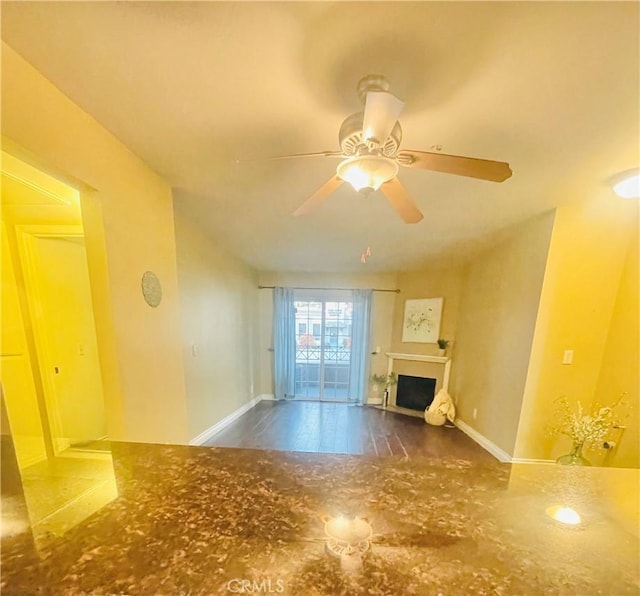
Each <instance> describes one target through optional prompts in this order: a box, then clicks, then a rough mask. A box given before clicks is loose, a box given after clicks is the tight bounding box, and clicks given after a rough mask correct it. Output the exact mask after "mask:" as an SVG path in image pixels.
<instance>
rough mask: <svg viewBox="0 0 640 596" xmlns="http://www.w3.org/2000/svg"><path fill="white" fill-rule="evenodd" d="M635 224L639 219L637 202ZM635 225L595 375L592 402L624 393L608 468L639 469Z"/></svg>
mask: <svg viewBox="0 0 640 596" xmlns="http://www.w3.org/2000/svg"><path fill="white" fill-rule="evenodd" d="M635 205H636V214H635V217H636V221H637V222H639V223H640V218H638V213H637V210H638V202H637V201H636V202H635ZM638 236H639V234H638V225H636V226H635V229H634V230H633V231H632V233H631V239H630V242H629V247H628V249H627V256H626V260H625V264H624V269H623V271H622V278H621V280H620V287H619V289H618V295H617V297H616V301H615V304H614V308H613V316H612V317H611V325H610V326H609V334H608V336H607V343H606V344H605V349H604V357H603V359H602V367H601V368H600V374H599V376H598V383H597V386H596V392H595V399H596V400H597V401H598V402H600V403H612V402H614V401H615V400H616V399H617V398H618V397H619V396H620V394H621V393H626V394H627V396H626V398H625V401H626V404H628V406H624V407H623V408H622V409H621V410H620V411H621V412H622V413H626V414H628V417H626V418H625V419H624V420H623V424H624V425H625V426H626V429H625V431H624V434H622V435H621V434H620V433H619V432H618V431H614V432H613V433H612V436H611V438H612V439H613V440H616V441H618V448H617V449H615V450H614V451H612V452H611V453H607V454H602V453H601V455H602V456H603V462H604V463H605V464H606V465H609V466H618V467H626V468H640V432H639V428H640V392H639V391H638V376H639V368H640V354H639V347H640V336H639V328H640V320H639V319H640V316H639V315H640V295H639V293H638V276H639V272H640V264H639V263H638V253H639V252H640V246H639V244H638Z"/></svg>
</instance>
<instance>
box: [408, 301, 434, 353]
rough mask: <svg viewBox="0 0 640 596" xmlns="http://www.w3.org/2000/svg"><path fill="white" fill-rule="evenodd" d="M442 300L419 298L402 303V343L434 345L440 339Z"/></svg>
mask: <svg viewBox="0 0 640 596" xmlns="http://www.w3.org/2000/svg"><path fill="white" fill-rule="evenodd" d="M442 302H443V300H442V298H421V299H418V300H407V301H405V303H404V319H403V321H402V341H403V342H417V343H427V344H429V343H433V344H434V343H436V341H437V340H438V337H440V319H441V318H442Z"/></svg>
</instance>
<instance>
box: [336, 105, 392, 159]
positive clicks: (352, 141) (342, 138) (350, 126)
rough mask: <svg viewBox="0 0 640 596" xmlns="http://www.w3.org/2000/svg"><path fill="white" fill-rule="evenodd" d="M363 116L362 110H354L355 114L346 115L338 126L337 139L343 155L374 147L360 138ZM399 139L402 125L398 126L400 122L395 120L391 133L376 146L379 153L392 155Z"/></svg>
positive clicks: (354, 153)
mask: <svg viewBox="0 0 640 596" xmlns="http://www.w3.org/2000/svg"><path fill="white" fill-rule="evenodd" d="M363 118H364V112H356V113H355V114H351V115H350V116H347V118H345V120H344V122H343V123H342V126H340V132H339V133H338V140H339V142H340V148H341V149H342V152H343V153H344V155H348V156H351V155H358V153H359V152H360V151H361V150H363V149H365V150H366V151H370V150H371V149H374V147H370V146H369V145H368V143H367V142H366V141H364V140H363V139H362V120H363ZM400 141H402V127H401V126H400V122H398V121H396V123H395V126H394V127H393V130H392V131H391V134H390V135H389V136H388V137H387V139H386V140H385V141H384V143H383V144H382V145H381V146H380V147H378V149H379V150H380V155H384V156H385V157H394V156H395V155H396V153H397V152H398V149H399V148H400Z"/></svg>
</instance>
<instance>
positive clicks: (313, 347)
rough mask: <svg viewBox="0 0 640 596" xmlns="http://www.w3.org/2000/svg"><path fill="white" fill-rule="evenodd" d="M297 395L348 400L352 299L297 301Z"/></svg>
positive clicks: (303, 397)
mask: <svg viewBox="0 0 640 596" xmlns="http://www.w3.org/2000/svg"><path fill="white" fill-rule="evenodd" d="M295 313H296V315H295V317H296V321H295V330H296V366H295V398H296V399H318V400H323V401H347V399H348V398H349V375H350V367H351V326H352V318H353V303H352V302H351V301H330V300H296V301H295Z"/></svg>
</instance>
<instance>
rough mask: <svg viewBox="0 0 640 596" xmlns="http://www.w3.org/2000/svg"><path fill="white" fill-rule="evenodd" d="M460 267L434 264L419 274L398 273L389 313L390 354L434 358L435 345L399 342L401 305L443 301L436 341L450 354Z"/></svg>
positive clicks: (457, 299)
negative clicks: (443, 341) (445, 343)
mask: <svg viewBox="0 0 640 596" xmlns="http://www.w3.org/2000/svg"><path fill="white" fill-rule="evenodd" d="M461 287H462V267H461V266H459V265H450V266H447V265H443V264H434V265H432V266H430V267H425V268H424V269H421V270H420V271H412V272H408V273H407V272H404V273H398V289H399V290H400V293H399V294H397V295H396V298H395V305H394V309H393V332H392V336H391V351H392V352H400V353H403V354H426V355H430V356H436V355H437V354H438V344H436V343H429V344H426V343H413V342H407V343H404V342H403V341H402V324H403V320H404V306H405V301H407V300H414V299H418V298H438V297H442V298H443V303H442V319H441V324H440V334H439V337H442V338H444V339H447V340H449V341H450V345H449V346H448V352H447V354H448V355H451V354H453V350H454V348H455V336H456V328H457V323H458V309H459V303H460V291H461Z"/></svg>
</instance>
